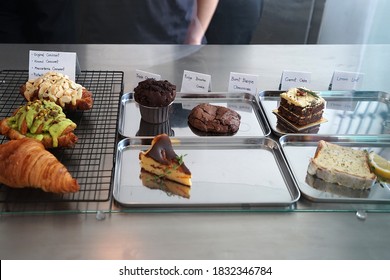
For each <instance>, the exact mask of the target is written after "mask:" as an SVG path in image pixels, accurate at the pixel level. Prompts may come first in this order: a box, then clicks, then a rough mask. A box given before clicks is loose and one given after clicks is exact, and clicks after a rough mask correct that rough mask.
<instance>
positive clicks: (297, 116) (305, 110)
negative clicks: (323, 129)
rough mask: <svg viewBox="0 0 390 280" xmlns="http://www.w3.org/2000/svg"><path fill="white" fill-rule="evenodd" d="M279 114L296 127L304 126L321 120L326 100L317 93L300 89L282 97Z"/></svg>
mask: <svg viewBox="0 0 390 280" xmlns="http://www.w3.org/2000/svg"><path fill="white" fill-rule="evenodd" d="M280 98H281V100H280V106H279V108H278V114H279V115H280V116H282V117H283V118H285V119H287V120H288V121H289V122H291V123H292V124H294V125H298V126H304V125H308V124H311V123H315V122H318V121H320V120H321V118H322V114H323V112H324V108H325V100H324V99H323V98H322V97H321V96H319V95H318V94H317V93H316V92H314V91H311V90H309V89H306V88H302V87H298V88H292V89H289V90H288V91H286V92H283V93H282V94H281V95H280Z"/></svg>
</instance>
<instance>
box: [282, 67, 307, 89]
mask: <svg viewBox="0 0 390 280" xmlns="http://www.w3.org/2000/svg"><path fill="white" fill-rule="evenodd" d="M310 83H311V73H310V72H301V71H289V70H284V71H283V73H282V78H281V79H280V86H279V89H280V90H288V89H290V88H295V87H307V88H310Z"/></svg>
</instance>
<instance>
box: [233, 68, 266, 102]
mask: <svg viewBox="0 0 390 280" xmlns="http://www.w3.org/2000/svg"><path fill="white" fill-rule="evenodd" d="M258 84H259V76H258V75H251V74H245V73H236V72H230V77H229V86H228V92H247V93H250V94H252V95H255V96H256V95H257V89H258Z"/></svg>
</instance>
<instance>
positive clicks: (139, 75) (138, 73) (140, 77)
mask: <svg viewBox="0 0 390 280" xmlns="http://www.w3.org/2000/svg"><path fill="white" fill-rule="evenodd" d="M150 78H152V79H155V80H157V81H158V80H161V75H159V74H155V73H150V72H146V71H142V70H138V69H136V70H135V85H134V87H136V86H137V85H138V83H139V82H142V81H145V80H146V79H150Z"/></svg>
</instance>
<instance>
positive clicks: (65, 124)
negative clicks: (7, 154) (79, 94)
mask: <svg viewBox="0 0 390 280" xmlns="http://www.w3.org/2000/svg"><path fill="white" fill-rule="evenodd" d="M75 128H76V124H75V123H74V122H73V121H72V120H70V119H67V118H66V116H65V114H64V113H63V111H62V108H61V107H60V106H58V105H57V104H55V103H53V102H51V101H46V100H43V101H41V100H36V101H33V102H28V103H27V104H26V105H24V106H21V107H19V108H18V109H17V110H16V111H15V112H14V114H13V116H11V117H9V118H5V119H3V120H1V121H0V134H3V135H6V136H7V137H8V138H10V139H21V138H24V137H29V138H34V139H36V140H39V141H41V142H42V144H43V145H44V146H45V148H56V147H73V146H74V145H75V143H76V141H77V136H76V135H74V133H73V131H74V129H75Z"/></svg>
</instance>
